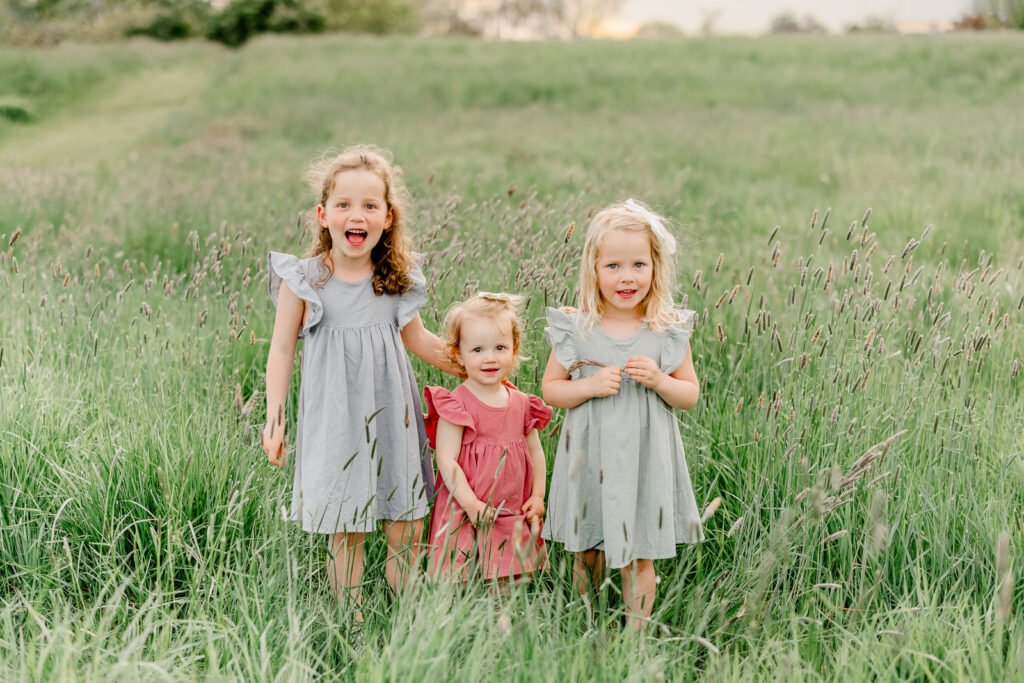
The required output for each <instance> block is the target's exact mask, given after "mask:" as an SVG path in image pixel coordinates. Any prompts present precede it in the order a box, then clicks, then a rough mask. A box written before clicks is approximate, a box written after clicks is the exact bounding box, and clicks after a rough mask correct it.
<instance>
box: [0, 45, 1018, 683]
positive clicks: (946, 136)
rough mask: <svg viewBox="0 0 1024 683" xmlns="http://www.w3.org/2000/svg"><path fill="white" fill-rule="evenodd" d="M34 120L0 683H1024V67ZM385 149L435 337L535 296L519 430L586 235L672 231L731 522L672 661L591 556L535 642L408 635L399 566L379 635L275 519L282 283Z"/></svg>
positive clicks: (46, 108) (559, 68) (20, 207)
mask: <svg viewBox="0 0 1024 683" xmlns="http://www.w3.org/2000/svg"><path fill="white" fill-rule="evenodd" d="M3 97H10V98H17V99H16V101H17V102H19V103H21V104H23V105H24V107H25V109H26V110H27V111H28V115H29V119H28V120H27V121H26V120H21V117H20V116H14V115H12V116H11V117H9V118H0V293H2V296H0V601H2V603H0V678H2V679H5V680H53V679H88V680H93V679H103V680H108V681H110V680H138V679H140V678H141V679H151V680H165V679H173V680H179V679H180V680H191V679H197V678H214V679H219V678H234V679H245V680H269V679H275V680H276V679H282V680H293V679H295V680H304V679H316V678H321V677H323V678H327V679H334V678H340V679H346V680H347V679H361V680H381V681H383V680H394V679H399V680H401V679H412V680H420V679H425V678H427V677H436V678H440V679H453V680H474V681H475V680H480V679H500V678H503V679H511V680H559V681H561V680H565V679H567V678H569V679H583V678H587V679H590V678H593V679H598V680H626V679H629V680H644V681H646V680H651V679H662V678H663V679H669V680H690V679H698V678H708V679H711V680H748V679H749V678H750V677H751V676H755V677H758V678H762V679H782V680H844V681H850V680H863V679H869V678H870V679H876V678H882V679H887V680H889V679H894V680H958V679H974V680H1010V679H1016V680H1024V645H1022V642H1024V604H1022V603H1024V600H1022V591H1024V573H1022V567H1024V551H1022V548H1024V516H1022V512H1021V511H1022V510H1024V458H1022V451H1024V427H1022V425H1024V377H1022V376H1021V372H1020V365H1021V363H1022V361H1024V334H1022V332H1024V312H1022V310H1021V309H1022V307H1024V186H1022V181H1021V179H1022V178H1024V151H1022V150H1024V127H1021V125H1020V122H1019V119H1020V112H1021V111H1022V110H1024V39H1022V38H1021V37H1020V36H1017V35H1011V34H1005V35H999V34H996V35H979V36H966V35H964V36H960V35H955V36H945V37H928V38H913V39H912V38H897V37H888V36H875V37H872V36H863V37H844V38H823V37H789V38H763V39H724V38H719V39H709V40H688V41H679V42H630V43H604V42H581V43H572V44H562V43H540V44H489V43H480V42H472V41H458V40H451V41H443V40H438V41H428V40H419V39H408V38H405V39H367V38H354V37H343V36H333V37H318V38H264V39H260V40H257V41H255V42H253V43H251V44H249V45H247V46H246V47H245V48H244V49H243V50H241V51H238V52H231V51H227V50H224V49H221V48H218V47H215V46H211V45H206V44H199V43H194V44H179V45H172V46H166V45H156V44H151V43H147V42H133V43H126V44H120V45H115V46H102V47H97V46H64V47H61V48H57V49H52V50H46V51H27V50H11V49H4V48H0V98H3ZM9 101H10V100H9ZM363 141H370V142H375V143H377V144H379V145H381V146H384V147H387V148H390V149H391V150H393V151H394V153H395V156H396V158H397V160H398V161H399V162H400V163H401V164H402V165H403V166H404V167H405V169H406V173H407V176H408V180H409V184H410V187H411V189H412V191H413V194H414V196H415V199H416V216H415V220H414V222H413V227H414V231H415V241H416V246H417V248H418V249H419V250H421V251H424V252H425V253H426V254H427V255H428V256H427V275H428V279H429V291H430V297H431V298H430V302H429V304H428V306H427V308H426V309H425V310H424V311H423V318H424V321H425V322H426V324H427V326H428V327H429V328H431V329H435V330H436V329H437V328H438V325H439V323H438V321H439V319H440V316H441V315H443V312H444V310H445V308H446V307H447V305H448V304H450V303H451V302H452V301H455V300H457V299H459V298H461V297H462V296H463V295H464V293H466V292H472V291H475V290H476V289H478V288H479V289H487V290H508V291H519V292H522V293H524V294H526V295H527V296H528V297H529V300H530V303H529V318H530V325H529V332H528V339H527V349H526V350H527V353H528V354H529V355H530V356H531V357H532V358H534V359H535V360H534V361H531V362H527V363H525V364H524V365H523V366H522V367H521V369H520V371H519V374H518V376H516V377H513V381H515V382H517V383H518V384H519V385H520V387H521V388H523V389H524V390H525V391H529V392H533V393H539V392H540V386H539V375H540V373H541V372H542V370H543V368H542V363H543V359H545V358H546V357H547V348H546V345H545V342H544V340H543V334H542V329H541V328H542V326H543V320H542V317H543V309H544V306H545V305H557V304H565V303H569V302H570V301H571V300H572V296H573V291H574V284H575V272H576V266H577V261H578V253H579V250H580V247H581V244H582V233H583V227H584V226H585V225H586V223H587V221H588V218H589V216H591V215H592V213H593V212H594V211H595V210H597V209H599V208H601V207H602V206H604V205H606V204H608V203H610V202H612V201H615V200H619V199H622V198H625V197H627V196H631V195H632V196H636V197H638V198H641V199H644V200H646V201H647V202H649V203H650V204H651V205H653V206H654V207H656V208H658V209H660V210H661V211H663V212H664V213H665V214H666V215H668V216H669V217H670V218H671V219H672V220H673V222H674V224H675V225H676V226H677V231H678V232H679V234H680V235H681V236H682V238H683V240H682V241H683V244H684V247H683V248H682V249H681V253H680V255H679V264H678V267H679V282H678V285H679V298H680V300H685V301H686V303H687V305H688V306H689V307H691V308H694V309H695V310H696V311H697V312H698V314H699V322H700V325H699V327H698V332H697V334H696V335H695V338H694V362H695V366H696V369H697V372H698V375H699V377H700V378H701V381H702V385H703V394H702V398H701V401H700V403H699V405H698V406H697V407H696V408H695V409H693V410H692V411H690V412H688V413H687V414H685V415H684V416H682V417H681V421H680V428H681V430H682V434H683V440H684V444H685V446H686V449H687V457H688V462H689V466H690V473H691V477H692V479H693V482H694V487H695V489H696V493H697V497H698V501H700V504H701V507H702V508H703V507H704V506H706V505H710V504H711V501H713V500H714V499H717V498H720V499H721V504H720V507H718V508H717V510H715V511H714V512H713V514H712V515H711V516H710V518H708V519H707V521H706V524H705V527H706V534H707V540H706V541H705V542H704V543H703V544H701V545H700V546H698V547H693V548H680V552H679V554H678V556H677V557H676V559H675V560H672V561H662V562H659V563H658V564H657V568H658V571H659V574H660V577H661V583H660V586H659V597H658V603H657V605H656V610H655V619H656V622H657V624H656V626H654V627H652V628H651V629H650V630H649V631H648V632H647V633H646V634H644V635H642V636H637V635H635V634H632V633H630V632H626V631H624V630H623V629H622V628H621V626H620V623H621V608H622V605H621V601H620V600H619V597H618V593H617V591H618V584H617V581H615V582H612V583H611V584H610V585H609V586H607V588H606V590H605V591H604V593H603V598H602V600H603V604H602V607H601V609H600V610H599V611H598V615H597V617H596V618H593V619H592V618H591V617H590V616H589V615H588V612H587V610H586V608H585V607H584V605H582V604H581V602H580V600H579V599H578V598H576V597H575V596H574V595H573V592H572V589H571V586H570V583H569V572H568V565H567V561H568V558H567V557H566V556H565V554H564V553H561V552H556V553H555V554H554V556H553V564H554V566H553V570H552V571H551V572H549V573H548V574H547V575H546V576H544V577H542V578H541V579H540V580H538V581H536V582H534V583H533V584H532V585H529V586H524V587H520V588H518V589H516V590H515V591H514V592H513V594H512V596H511V597H510V598H509V599H508V601H507V602H503V601H501V600H498V599H496V598H495V597H494V596H493V595H491V594H490V593H489V592H488V590H487V589H486V587H484V586H480V585H471V586H469V587H468V588H467V589H465V590H460V591H455V590H454V589H452V588H450V587H447V586H433V585H421V586H418V587H417V588H416V589H415V590H414V591H413V592H412V593H411V594H410V595H407V596H403V597H401V598H400V599H396V598H394V597H393V596H392V595H391V594H390V592H389V590H388V588H387V586H386V584H385V582H384V579H383V571H382V564H383V548H382V543H381V542H380V541H379V539H378V540H377V541H375V542H374V543H373V544H371V547H370V551H369V552H370V557H369V560H370V562H369V568H368V572H367V587H366V591H367V600H368V609H367V610H366V611H367V613H368V621H367V625H366V627H365V628H364V629H363V631H362V632H361V633H359V634H351V633H350V632H349V623H350V615H349V614H348V613H347V612H346V611H345V609H344V608H342V607H339V606H338V605H337V603H336V601H335V599H334V598H333V597H332V596H331V594H330V591H329V589H328V587H327V585H326V576H325V572H324V571H323V563H324V560H325V557H326V552H325V548H324V547H323V545H322V543H321V542H319V541H318V540H317V539H315V538H311V537H310V536H308V535H306V534H303V533H302V532H300V531H298V530H297V529H295V528H293V527H292V526H291V525H290V524H288V523H286V522H284V521H283V520H282V505H284V504H285V502H286V501H287V499H288V492H289V480H288V476H287V473H282V472H279V471H276V470H273V469H272V468H270V467H269V466H268V465H267V463H266V461H265V460H266V459H265V456H264V455H263V453H262V451H261V450H260V448H259V446H258V443H257V439H256V429H257V427H258V425H260V424H262V422H263V415H262V410H263V397H262V386H263V369H264V366H265V360H266V352H267V346H268V338H269V336H270V330H271V325H272V321H273V310H272V306H271V304H270V302H269V300H268V298H267V296H266V278H265V269H266V266H265V258H266V252H267V251H268V250H269V249H275V250H281V251H292V252H297V251H303V250H304V248H305V247H304V244H302V237H301V235H302V232H303V230H302V227H301V225H300V224H299V221H298V218H299V214H300V212H302V211H304V210H306V209H308V208H310V206H311V203H312V201H313V199H312V197H311V194H310V193H309V191H308V190H307V189H306V188H304V187H303V186H302V184H301V182H300V180H299V177H300V175H301V173H302V171H303V170H304V169H305V167H306V165H307V164H308V163H309V161H310V160H311V159H312V158H313V157H314V156H316V155H317V154H318V153H319V152H320V151H321V150H322V149H324V148H325V147H328V146H344V145H346V144H350V143H353V142H363ZM868 209H870V215H868ZM573 224H575V225H576V230H575V231H573V232H572V234H571V235H570V234H568V233H569V228H570V226H571V225H573ZM416 369H417V374H418V377H419V381H420V383H421V384H427V383H433V384H437V383H443V384H446V385H448V386H449V387H450V386H452V383H451V381H450V380H449V379H448V378H445V377H442V376H440V374H439V372H438V371H436V370H434V369H433V368H428V367H426V366H424V365H422V364H420V363H418V362H417V364H416ZM296 379H297V377H296ZM296 385H297V381H293V386H292V397H293V398H292V401H291V408H292V409H293V410H294V407H295V402H294V397H295V390H296V388H297V386H296ZM556 421H557V420H556ZM544 443H545V447H546V450H547V452H548V456H549V459H550V458H552V457H553V456H554V441H553V440H552V439H551V438H550V436H549V435H545V437H544Z"/></svg>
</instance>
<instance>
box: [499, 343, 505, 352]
mask: <svg viewBox="0 0 1024 683" xmlns="http://www.w3.org/2000/svg"><path fill="white" fill-rule="evenodd" d="M506 348H507V347H506V346H505V345H504V344H498V350H499V351H504V350H505V349H506Z"/></svg>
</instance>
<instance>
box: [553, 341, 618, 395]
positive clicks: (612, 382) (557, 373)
mask: <svg viewBox="0 0 1024 683" xmlns="http://www.w3.org/2000/svg"><path fill="white" fill-rule="evenodd" d="M621 382H622V370H620V369H619V368H617V367H614V366H609V367H604V368H601V369H600V370H598V371H597V372H596V373H594V374H593V375H591V376H590V377H584V378H583V379H576V380H573V379H569V373H568V372H566V371H565V368H564V367H562V364H561V363H559V362H558V359H557V358H556V357H555V352H554V351H552V352H551V357H550V358H548V367H547V368H546V369H545V370H544V379H543V380H541V385H540V386H541V392H542V393H543V394H544V400H545V401H546V402H547V403H549V404H551V405H553V406H554V407H556V408H575V407H576V406H578V405H579V404H581V403H583V402H584V401H587V400H590V399H592V398H598V397H601V396H612V395H614V394H617V393H619V384H621Z"/></svg>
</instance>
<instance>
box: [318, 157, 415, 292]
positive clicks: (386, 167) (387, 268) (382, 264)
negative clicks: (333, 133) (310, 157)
mask: <svg viewBox="0 0 1024 683" xmlns="http://www.w3.org/2000/svg"><path fill="white" fill-rule="evenodd" d="M354 170H366V171H370V172H372V173H376V174H377V175H378V176H380V179H381V180H383V181H384V200H385V201H386V202H387V205H388V210H389V211H390V212H391V226H390V227H388V228H387V229H386V230H385V231H384V234H383V235H381V238H380V241H379V242H377V244H375V245H374V247H373V249H372V250H371V251H370V260H371V261H372V263H373V279H372V285H373V293H374V294H376V295H377V296H381V295H383V294H402V293H404V292H406V291H408V290H409V288H410V287H412V278H410V277H409V271H410V270H412V266H413V260H412V248H411V244H410V241H409V238H408V236H407V235H406V230H405V217H406V214H407V212H408V206H409V192H408V190H407V189H406V187H405V181H404V179H403V177H402V168H401V167H400V166H396V165H395V164H394V162H393V160H392V158H391V153H390V152H388V151H386V150H383V149H381V148H379V147H376V146H375V145H356V146H353V147H349V148H347V149H345V150H344V151H343V152H341V153H340V154H333V153H332V152H330V151H328V152H325V153H324V154H323V155H322V156H321V158H320V159H319V160H318V161H316V162H314V163H313V164H312V165H311V166H310V167H309V170H308V171H306V173H305V175H303V180H305V181H306V182H307V183H308V184H309V186H310V187H311V188H313V191H314V192H316V193H317V195H318V196H319V198H320V201H319V205H320V206H323V207H325V208H326V205H327V199H328V198H329V197H330V195H331V191H332V190H333V189H334V179H335V178H336V177H337V176H338V174H339V173H344V172H345V171H354ZM311 222H312V227H313V233H314V234H313V242H312V244H310V247H309V253H308V255H309V256H319V257H320V265H322V266H323V268H324V277H323V279H322V280H320V281H319V282H317V283H316V284H317V285H318V286H320V287H323V286H324V284H326V283H327V281H328V280H330V279H331V273H332V272H333V270H334V264H333V262H332V261H331V247H332V246H333V240H331V233H330V231H329V230H328V229H327V228H326V227H324V226H322V225H320V223H319V222H317V220H316V211H315V210H314V211H313V213H312V219H311Z"/></svg>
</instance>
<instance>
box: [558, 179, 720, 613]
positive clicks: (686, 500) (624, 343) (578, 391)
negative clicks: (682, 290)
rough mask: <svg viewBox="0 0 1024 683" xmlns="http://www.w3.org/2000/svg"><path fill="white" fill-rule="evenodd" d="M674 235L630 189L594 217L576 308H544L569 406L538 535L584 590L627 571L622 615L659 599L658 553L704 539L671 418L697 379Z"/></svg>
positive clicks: (563, 402) (684, 405) (691, 396)
mask: <svg viewBox="0 0 1024 683" xmlns="http://www.w3.org/2000/svg"><path fill="white" fill-rule="evenodd" d="M675 249H676V242H675V239H674V238H673V237H672V235H671V234H670V233H669V232H668V230H666V229H665V227H664V225H663V222H662V220H661V219H660V218H659V217H658V216H657V215H655V214H654V213H652V212H651V211H650V210H648V209H647V208H646V207H644V206H643V205H641V204H639V203H637V202H635V201H633V200H631V199H630V200H627V201H626V202H625V203H622V204H615V205H612V206H610V207H608V208H607V209H605V210H603V211H601V212H600V213H598V214H597V215H596V216H594V219H593V221H591V223H590V227H589V228H588V230H587V236H586V241H585V243H584V246H583V258H582V263H581V264H580V280H579V290H578V291H579V309H578V310H574V309H560V310H556V309H548V318H547V322H548V327H547V328H546V332H547V335H548V340H549V341H550V343H551V346H552V352H551V356H550V358H549V360H548V365H547V369H546V370H545V372H544V380H543V384H542V389H543V394H544V400H545V401H547V402H548V403H549V404H551V405H552V406H554V407H556V408H564V409H566V413H565V420H564V422H563V424H562V428H561V433H560V435H559V442H558V450H557V452H556V455H555V463H554V467H553V469H552V475H551V490H550V492H549V494H548V510H547V520H546V522H545V525H544V530H543V533H542V536H543V537H544V538H545V539H548V540H551V541H554V542H557V543H562V544H564V545H565V548H566V549H567V550H569V551H571V552H573V553H574V554H575V557H574V562H573V581H574V583H575V584H576V585H577V587H578V588H579V590H580V592H581V594H583V595H585V596H586V595H589V593H590V591H592V590H594V589H596V587H598V586H600V584H601V582H602V578H603V573H604V568H605V566H608V567H611V568H616V569H619V570H620V574H621V577H622V597H623V602H624V603H625V607H626V620H627V623H629V624H630V625H632V626H633V627H634V628H638V629H639V628H640V627H642V626H643V624H644V623H646V621H647V620H649V618H650V616H651V611H652V608H653V606H654V597H655V588H656V584H657V577H656V574H655V570H654V560H656V559H660V558H668V557H673V556H675V552H676V545H677V544H679V543H696V542H699V541H701V540H702V539H703V533H702V531H701V525H700V516H699V513H698V510H697V504H696V500H695V498H694V494H693V488H692V487H691V485H690V476H689V472H688V471H687V467H686V459H685V457H684V454H683V445H682V440H681V439H680V436H679V428H678V425H677V422H676V413H675V411H676V410H677V409H682V410H689V409H690V408H692V407H693V406H694V405H696V403H697V398H698V396H699V393H700V389H699V386H698V383H697V375H696V373H695V372H694V369H693V360H692V358H691V354H690V346H689V340H690V333H691V331H692V329H693V317H694V314H693V311H689V310H680V309H678V308H676V307H675V305H674V303H673V301H672V285H673V282H674V267H673V255H674V253H675Z"/></svg>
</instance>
